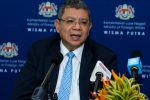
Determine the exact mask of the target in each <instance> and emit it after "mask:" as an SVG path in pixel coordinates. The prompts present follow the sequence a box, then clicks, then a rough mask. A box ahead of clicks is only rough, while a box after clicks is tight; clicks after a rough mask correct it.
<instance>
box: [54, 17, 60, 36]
mask: <svg viewBox="0 0 150 100" xmlns="http://www.w3.org/2000/svg"><path fill="white" fill-rule="evenodd" d="M54 25H55V28H56V31H57V33H59V30H60V22H59V20H58V19H56V20H55V22H54Z"/></svg>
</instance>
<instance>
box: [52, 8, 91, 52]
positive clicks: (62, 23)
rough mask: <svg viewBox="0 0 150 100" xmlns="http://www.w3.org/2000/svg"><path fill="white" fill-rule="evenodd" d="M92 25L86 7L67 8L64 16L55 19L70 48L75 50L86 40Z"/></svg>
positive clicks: (63, 39)
mask: <svg viewBox="0 0 150 100" xmlns="http://www.w3.org/2000/svg"><path fill="white" fill-rule="evenodd" d="M91 26H92V24H91V23H90V21H89V17H88V12H87V11H86V10H84V9H75V8H66V9H65V11H64V14H63V16H62V18H60V19H59V20H58V19H57V20H56V21H55V27H56V30H57V32H58V33H59V34H60V37H61V39H62V42H63V44H64V45H65V46H66V47H67V48H68V49H69V50H74V49H76V48H78V47H79V46H81V45H82V44H83V43H84V42H85V40H86V39H87V37H88V35H89V30H90V29H91Z"/></svg>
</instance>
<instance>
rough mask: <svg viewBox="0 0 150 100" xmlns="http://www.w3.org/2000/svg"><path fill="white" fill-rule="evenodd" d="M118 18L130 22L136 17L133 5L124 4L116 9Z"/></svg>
mask: <svg viewBox="0 0 150 100" xmlns="http://www.w3.org/2000/svg"><path fill="white" fill-rule="evenodd" d="M115 12H116V15H115V17H116V18H119V19H121V20H129V19H132V18H134V17H135V15H134V13H135V10H134V8H133V7H132V6H131V5H127V4H123V5H119V6H118V7H116V11H115Z"/></svg>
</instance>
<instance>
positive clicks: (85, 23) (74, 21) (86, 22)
mask: <svg viewBox="0 0 150 100" xmlns="http://www.w3.org/2000/svg"><path fill="white" fill-rule="evenodd" d="M58 20H60V21H64V22H65V23H66V24H67V25H68V26H69V25H70V26H75V25H76V24H77V23H78V24H79V25H80V26H81V27H82V26H83V27H86V26H88V25H89V24H90V21H89V20H88V19H79V20H78V22H77V19H74V18H68V19H61V18H58Z"/></svg>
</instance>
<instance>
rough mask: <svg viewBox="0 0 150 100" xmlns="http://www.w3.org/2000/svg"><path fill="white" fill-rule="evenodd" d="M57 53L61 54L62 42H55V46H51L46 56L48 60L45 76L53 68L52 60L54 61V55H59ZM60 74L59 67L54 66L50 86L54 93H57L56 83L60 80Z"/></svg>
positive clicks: (46, 60) (46, 61)
mask: <svg viewBox="0 0 150 100" xmlns="http://www.w3.org/2000/svg"><path fill="white" fill-rule="evenodd" d="M57 53H60V40H57V41H55V42H53V44H51V45H50V48H49V50H48V52H47V54H46V59H45V66H46V67H45V74H46V73H47V71H48V70H49V68H50V66H51V64H52V63H51V60H52V59H53V58H52V57H53V55H54V56H55V55H57ZM58 72H59V65H57V66H54V69H53V70H52V73H51V76H50V86H51V89H52V91H55V87H56V82H57V78H58Z"/></svg>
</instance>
